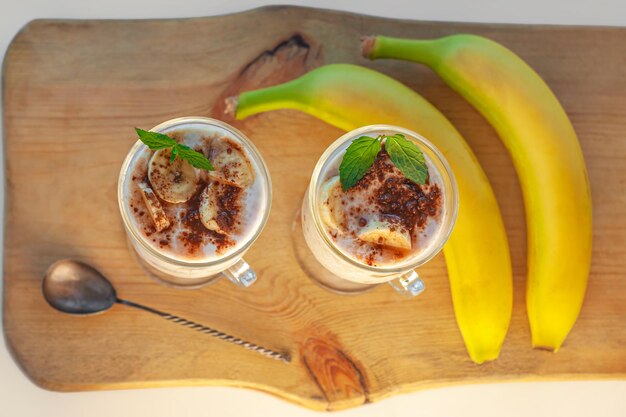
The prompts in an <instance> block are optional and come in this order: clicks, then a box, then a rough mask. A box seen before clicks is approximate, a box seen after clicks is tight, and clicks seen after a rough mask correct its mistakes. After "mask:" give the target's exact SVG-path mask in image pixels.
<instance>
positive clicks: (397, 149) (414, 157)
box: [385, 134, 428, 184]
mask: <svg viewBox="0 0 626 417" xmlns="http://www.w3.org/2000/svg"><path fill="white" fill-rule="evenodd" d="M385 149H386V150H387V153H388V154H389V159H391V162H393V164H394V165H395V166H396V167H398V169H399V170H400V172H402V174H403V175H404V176H405V177H407V178H408V179H410V180H411V181H413V182H414V183H416V184H424V183H425V182H426V179H427V178H428V167H427V166H426V161H425V160H424V154H423V153H422V151H421V150H420V148H418V147H417V145H416V144H414V143H413V142H411V141H410V140H408V139H407V138H405V137H404V135H401V134H395V135H393V136H387V140H386V141H385Z"/></svg>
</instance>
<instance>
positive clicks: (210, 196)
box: [198, 182, 226, 235]
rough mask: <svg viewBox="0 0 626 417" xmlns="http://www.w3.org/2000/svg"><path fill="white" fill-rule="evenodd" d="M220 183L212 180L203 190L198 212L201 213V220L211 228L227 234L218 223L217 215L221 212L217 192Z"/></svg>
mask: <svg viewBox="0 0 626 417" xmlns="http://www.w3.org/2000/svg"><path fill="white" fill-rule="evenodd" d="M218 187H219V184H218V183H216V182H211V183H210V184H209V185H207V186H206V188H205V189H204V190H202V194H201V195H200V207H199V208H198V213H199V214H200V221H201V222H202V224H203V225H204V227H206V228H207V229H209V230H213V231H214V232H217V233H220V234H223V235H225V234H226V232H225V231H224V230H222V228H221V227H220V226H219V224H217V215H218V213H219V208H218V201H217V194H218V190H217V188H218Z"/></svg>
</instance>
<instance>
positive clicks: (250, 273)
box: [222, 259, 256, 288]
mask: <svg viewBox="0 0 626 417" xmlns="http://www.w3.org/2000/svg"><path fill="white" fill-rule="evenodd" d="M222 273H223V274H224V275H226V277H227V278H228V279H229V280H230V281H231V282H232V283H233V284H235V285H236V286H238V287H243V288H246V287H249V286H250V285H252V284H254V281H256V272H254V270H253V269H252V268H250V265H248V263H247V262H246V261H244V260H243V259H240V260H238V261H237V263H235V264H234V265H233V266H231V267H230V268H228V269H226V270H225V271H223V272H222Z"/></svg>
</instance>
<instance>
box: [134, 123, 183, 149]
mask: <svg viewBox="0 0 626 417" xmlns="http://www.w3.org/2000/svg"><path fill="white" fill-rule="evenodd" d="M135 132H137V135H139V140H141V141H142V142H143V143H145V144H146V146H147V147H148V148H150V149H151V150H153V151H156V150H157V149H163V148H169V147H171V146H174V145H176V141H175V140H174V139H172V138H170V137H169V136H167V135H164V134H163V133H157V132H149V131H147V130H143V129H139V128H137V127H136V128H135Z"/></svg>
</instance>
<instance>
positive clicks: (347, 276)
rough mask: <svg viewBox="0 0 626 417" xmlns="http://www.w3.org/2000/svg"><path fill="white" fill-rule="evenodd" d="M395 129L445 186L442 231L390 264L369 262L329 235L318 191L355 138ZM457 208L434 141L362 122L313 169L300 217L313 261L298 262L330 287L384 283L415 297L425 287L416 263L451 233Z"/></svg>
mask: <svg viewBox="0 0 626 417" xmlns="http://www.w3.org/2000/svg"><path fill="white" fill-rule="evenodd" d="M396 133H400V134H403V135H404V136H405V137H406V138H407V139H409V140H411V141H412V142H413V143H415V144H416V145H417V146H418V147H419V148H420V150H421V151H422V152H423V153H424V155H426V156H427V157H428V159H429V160H430V162H431V163H432V165H434V167H435V168H436V169H437V170H438V172H439V174H440V177H441V180H442V186H443V190H442V195H443V204H442V212H441V223H440V232H439V233H438V234H437V239H436V240H435V241H434V242H433V243H432V244H430V245H429V246H428V248H426V249H425V250H424V251H420V252H417V253H416V254H414V255H413V256H409V257H407V258H405V259H402V260H401V261H399V262H398V263H395V264H393V265H385V266H370V265H367V264H365V263H362V262H359V261H358V260H356V259H353V258H351V257H350V256H348V255H346V254H345V253H344V252H343V251H341V250H340V249H339V248H338V247H337V246H336V245H335V243H334V242H333V240H332V239H331V238H330V237H329V236H328V233H327V232H326V230H325V226H324V224H323V223H322V220H321V218H320V213H319V210H318V207H319V206H318V196H319V193H320V186H321V184H322V182H323V181H324V180H325V179H326V178H327V170H328V169H329V168H330V169H333V168H332V167H333V166H336V161H337V158H340V155H342V154H343V153H344V152H345V150H346V148H347V147H348V146H349V145H350V143H352V141H353V140H354V139H356V138H358V137H360V136H371V137H377V136H378V135H393V134H396ZM457 212H458V190H457V186H456V182H455V180H454V175H453V173H452V170H451V169H450V166H449V165H448V163H447V161H446V160H445V158H444V157H443V155H442V154H441V152H440V151H439V150H438V149H437V148H435V146H434V145H433V144H432V143H430V142H429V141H428V140H427V139H426V138H424V137H423V136H421V135H419V134H418V133H415V132H412V131H410V130H408V129H404V128H401V127H398V126H391V125H372V126H365V127H362V128H359V129H356V130H353V131H351V132H348V133H346V134H345V135H343V136H342V137H340V138H339V139H337V140H336V141H335V142H334V143H333V144H331V145H330V146H329V147H328V149H326V151H325V152H324V153H323V154H322V156H321V157H320V159H319V161H318V163H317V165H316V166H315V169H314V170H313V174H312V176H311V182H310V184H309V187H308V189H307V192H306V194H305V196H304V201H303V204H302V210H301V222H302V234H303V236H304V241H305V242H306V246H308V249H309V251H310V253H311V254H312V255H313V257H314V258H315V263H316V265H312V262H311V261H310V260H307V259H306V256H304V255H301V254H300V255H299V257H300V260H301V264H305V265H303V267H304V269H305V270H306V271H307V273H308V274H309V275H310V276H311V278H313V279H314V280H315V281H317V283H318V284H320V285H321V286H323V287H325V288H327V289H329V290H331V291H334V292H338V293H342V294H347V293H359V292H363V291H365V290H368V289H371V288H373V287H375V286H377V285H379V284H381V283H385V282H387V283H389V284H390V285H391V286H392V287H393V288H394V289H396V290H397V291H398V292H400V293H401V294H403V295H407V296H415V295H418V294H420V293H421V292H422V291H423V290H424V283H423V281H422V280H421V278H420V277H419V275H418V274H417V272H415V268H417V267H419V266H421V265H423V264H424V263H426V262H428V261H429V260H430V259H432V258H433V257H434V256H435V255H436V254H437V253H439V251H440V250H441V249H442V248H443V246H444V244H445V243H446V241H447V240H448V238H449V237H450V234H451V233H452V229H453V227H454V223H455V221H456V217H457ZM300 252H301V251H300Z"/></svg>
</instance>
